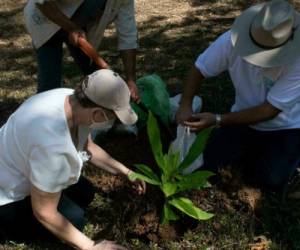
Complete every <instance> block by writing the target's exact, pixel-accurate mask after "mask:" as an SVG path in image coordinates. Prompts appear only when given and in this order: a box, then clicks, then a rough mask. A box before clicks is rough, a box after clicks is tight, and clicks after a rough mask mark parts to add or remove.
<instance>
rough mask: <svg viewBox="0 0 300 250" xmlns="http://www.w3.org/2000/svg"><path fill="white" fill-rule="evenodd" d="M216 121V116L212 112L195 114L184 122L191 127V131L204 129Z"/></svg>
mask: <svg viewBox="0 0 300 250" xmlns="http://www.w3.org/2000/svg"><path fill="white" fill-rule="evenodd" d="M215 123H216V117H215V115H214V114H212V113H208V112H206V113H198V114H193V115H192V116H190V118H189V119H188V120H187V121H185V122H184V125H185V126H188V127H190V130H191V132H198V131H200V130H202V129H205V128H208V127H210V126H213V125H214V124H215Z"/></svg>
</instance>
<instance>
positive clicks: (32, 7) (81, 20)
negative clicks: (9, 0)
mask: <svg viewBox="0 0 300 250" xmlns="http://www.w3.org/2000/svg"><path fill="white" fill-rule="evenodd" d="M24 16H25V25H26V28H27V30H28V33H29V34H30V36H31V38H32V44H33V47H34V51H35V52H36V56H37V64H38V87H37V92H43V91H47V90H50V89H54V88H58V87H60V86H61V83H62V80H61V72H62V69H61V63H62V57H63V43H65V44H66V45H67V48H68V50H69V51H70V54H71V56H72V57H73V58H74V60H75V62H76V63H77V65H78V66H79V68H80V69H81V71H82V72H83V73H84V75H88V74H90V73H92V72H93V71H95V70H97V69H99V68H97V66H96V64H94V63H92V62H91V60H90V59H89V58H88V57H87V56H86V55H85V54H84V53H83V52H82V51H81V50H80V49H79V38H80V37H81V38H84V39H87V40H88V41H89V42H90V43H91V44H92V46H93V47H94V48H95V49H96V50H97V49H98V48H99V47H100V44H101V41H102V38H103V36H104V32H105V30H106V28H107V27H108V25H109V24H110V23H112V22H113V23H114V24H115V27H116V31H117V38H118V51H120V55H121V58H122V61H123V65H124V73H125V79H126V83H127V84H128V87H129V89H130V91H131V96H132V99H133V100H134V101H138V100H139V94H138V89H137V87H136V84H135V71H136V68H135V67H136V62H135V61H136V49H137V47H138V42H137V27H136V21H135V8H134V0H109V1H107V0H72V1H69V0H59V1H58V0H53V1H50V0H28V2H27V4H26V6H25V8H24Z"/></svg>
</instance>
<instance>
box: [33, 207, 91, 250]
mask: <svg viewBox="0 0 300 250" xmlns="http://www.w3.org/2000/svg"><path fill="white" fill-rule="evenodd" d="M36 217H37V219H38V220H39V222H40V223H41V224H42V225H43V226H44V227H45V228H47V229H48V230H49V231H50V232H51V233H53V234H54V235H55V236H56V237H58V238H59V239H61V240H62V241H64V242H65V243H66V244H68V245H70V246H72V247H73V248H75V249H80V250H85V249H90V248H91V247H92V246H93V245H94V241H93V240H91V239H90V238H88V237H87V236H85V235H84V234H83V233H82V232H80V231H79V230H78V229H77V228H76V227H74V226H73V225H72V224H71V223H70V222H69V221H68V220H67V219H66V218H64V217H63V216H62V215H61V214H60V213H59V212H53V213H51V214H50V213H49V214H48V215H45V216H39V215H36Z"/></svg>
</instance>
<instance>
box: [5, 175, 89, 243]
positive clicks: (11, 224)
mask: <svg viewBox="0 0 300 250" xmlns="http://www.w3.org/2000/svg"><path fill="white" fill-rule="evenodd" d="M94 195H95V189H94V187H93V186H92V184H91V183H90V182H89V181H88V180H87V179H85V178H83V177H81V178H80V179H79V181H78V183H76V184H74V185H72V186H70V187H69V188H67V189H66V190H65V191H63V193H62V196H61V199H60V201H59V205H58V211H59V212H60V213H61V214H62V215H63V216H64V217H65V218H67V219H68V220H69V221H70V222H71V223H72V224H73V225H74V226H75V227H76V228H78V229H79V230H80V231H82V230H83V227H84V225H85V219H84V209H85V208H86V207H87V206H88V205H89V204H90V203H91V202H92V200H93V199H94ZM37 239H39V240H47V241H49V240H55V239H56V238H55V237H54V235H52V234H51V233H50V232H49V231H48V230H47V229H46V228H45V227H44V226H43V225H42V224H40V222H39V221H38V220H37V219H36V218H35V217H34V215H33V212H32V207H31V202H30V197H26V198H25V199H23V200H21V201H16V202H13V203H10V204H7V205H4V206H0V241H1V242H4V241H7V240H15V241H31V240H37Z"/></svg>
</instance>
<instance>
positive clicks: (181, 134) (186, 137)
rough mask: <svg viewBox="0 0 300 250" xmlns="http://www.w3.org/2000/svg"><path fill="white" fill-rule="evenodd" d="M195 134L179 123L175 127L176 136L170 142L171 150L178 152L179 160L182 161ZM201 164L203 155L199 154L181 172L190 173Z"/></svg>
mask: <svg viewBox="0 0 300 250" xmlns="http://www.w3.org/2000/svg"><path fill="white" fill-rule="evenodd" d="M195 139H196V135H195V134H194V133H191V132H190V128H189V127H185V126H182V125H179V126H178V127H177V137H176V139H175V140H174V141H173V142H172V144H171V147H172V151H173V152H179V153H180V156H179V157H180V162H182V161H183V159H184V158H185V156H186V155H187V153H188V152H189V149H190V147H191V145H192V144H193V143H194V141H195ZM202 165H203V155H202V154H200V155H199V157H198V158H197V159H196V160H195V161H194V162H193V163H192V164H191V165H190V166H189V167H187V168H185V169H184V170H183V171H182V174H184V175H185V174H190V173H192V172H194V171H195V170H196V169H198V168H200V167H201V166H202Z"/></svg>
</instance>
